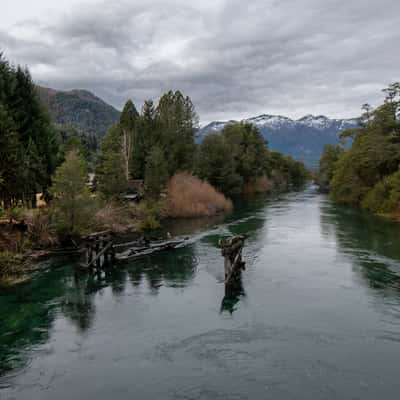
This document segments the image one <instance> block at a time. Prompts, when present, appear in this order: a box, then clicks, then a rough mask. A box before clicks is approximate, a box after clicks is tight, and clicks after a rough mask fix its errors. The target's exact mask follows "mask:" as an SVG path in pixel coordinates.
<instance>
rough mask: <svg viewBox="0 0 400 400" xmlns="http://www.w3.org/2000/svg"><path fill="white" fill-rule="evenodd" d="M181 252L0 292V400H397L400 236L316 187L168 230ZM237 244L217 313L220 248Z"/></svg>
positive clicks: (49, 276) (59, 274) (68, 267)
mask: <svg viewBox="0 0 400 400" xmlns="http://www.w3.org/2000/svg"><path fill="white" fill-rule="evenodd" d="M167 229H168V230H169V231H170V232H172V233H173V234H189V235H190V236H191V237H192V238H193V242H192V244H190V245H189V246H188V247H186V248H183V249H179V250H176V251H174V252H169V253H167V252H165V253H160V254H157V255H153V256H148V257H147V258H143V259H140V260H135V261H133V262H131V263H129V264H127V265H126V267H125V268H122V269H120V270H118V271H115V272H113V273H111V274H109V275H107V276H105V277H104V278H103V279H101V280H98V279H96V278H95V277H93V276H88V275H82V274H80V275H77V274H76V273H74V261H73V260H67V259H55V260H52V261H49V262H47V263H46V264H47V265H46V266H47V267H48V268H47V269H46V270H45V271H44V272H41V273H38V274H37V275H36V276H35V277H34V278H33V279H32V280H31V281H30V282H28V283H25V284H22V285H20V286H18V287H14V288H12V289H7V290H5V289H0V399H1V400H11V399H16V400H64V399H65V400H66V399H68V400H70V399H85V400H90V399H96V400H103V399H104V400H110V399H111V400H120V399H152V400H153V399H177V400H179V399H190V400H191V399H193V400H194V399H216V400H218V399H233V400H235V399H307V400H309V399H363V400H366V399H395V398H398V397H399V396H400V395H399V393H400V378H399V365H400V235H399V232H400V225H398V224H396V223H392V222H389V221H385V220H382V219H379V218H375V217H372V216H369V215H365V214H362V213H360V212H359V211H356V210H351V209H346V208H340V207H338V206H336V205H334V204H333V203H331V202H330V201H329V200H328V199H327V197H326V196H324V195H321V194H319V193H318V192H317V190H316V188H315V187H313V186H309V187H307V188H306V189H305V190H303V191H299V192H294V193H289V194H282V195H275V196H270V197H258V198H254V199H252V200H241V201H240V202H236V207H235V211H234V213H233V214H231V215H229V216H227V217H226V218H225V219H222V220H221V219H219V220H218V219H216V220H201V221H186V222H177V221H175V222H171V223H170V225H169V226H168V227H167ZM230 234H246V235H247V241H246V246H245V249H244V254H243V255H244V259H245V261H246V262H247V268H246V271H244V273H243V291H242V292H241V293H237V294H236V295H235V296H230V297H229V296H228V297H225V293H224V284H223V278H224V277H223V258H222V257H221V255H220V250H219V249H218V247H217V243H218V239H219V238H220V237H222V236H226V235H230Z"/></svg>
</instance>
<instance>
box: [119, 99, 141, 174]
mask: <svg viewBox="0 0 400 400" xmlns="http://www.w3.org/2000/svg"><path fill="white" fill-rule="evenodd" d="M138 120H139V113H138V112H137V110H136V107H135V105H134V104H133V102H132V101H131V100H128V101H127V102H126V104H125V106H124V109H123V110H122V114H121V117H120V123H119V126H120V128H121V134H122V138H121V147H122V156H123V159H124V164H125V177H126V180H129V178H130V175H131V173H132V172H134V169H133V166H132V161H134V162H135V163H137V162H138V161H137V160H136V158H137V156H138V155H139V156H140V154H141V152H140V147H142V143H141V142H142V140H141V138H140V137H139V131H138ZM134 154H135V155H136V157H134Z"/></svg>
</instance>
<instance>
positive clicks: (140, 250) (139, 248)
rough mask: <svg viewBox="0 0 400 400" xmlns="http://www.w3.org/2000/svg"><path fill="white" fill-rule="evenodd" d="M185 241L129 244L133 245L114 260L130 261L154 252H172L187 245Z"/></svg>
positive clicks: (142, 241)
mask: <svg viewBox="0 0 400 400" xmlns="http://www.w3.org/2000/svg"><path fill="white" fill-rule="evenodd" d="M187 243H188V242H187V239H186V238H185V239H176V240H157V241H144V240H141V241H138V242H136V243H135V242H133V243H132V242H131V243H130V244H135V245H134V246H131V247H130V248H129V249H127V250H126V251H124V252H122V253H119V254H117V255H116V259H117V260H118V261H125V260H130V259H133V258H137V257H141V256H146V255H149V254H152V253H155V252H159V251H164V250H172V249H176V248H179V247H183V246H185V245H186V244H187ZM117 246H118V247H122V246H126V244H124V243H122V244H120V245H116V246H115V247H117Z"/></svg>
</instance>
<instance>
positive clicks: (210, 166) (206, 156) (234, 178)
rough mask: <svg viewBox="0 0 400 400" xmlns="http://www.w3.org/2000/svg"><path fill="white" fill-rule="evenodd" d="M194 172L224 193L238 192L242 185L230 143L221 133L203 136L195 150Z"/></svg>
mask: <svg viewBox="0 0 400 400" xmlns="http://www.w3.org/2000/svg"><path fill="white" fill-rule="evenodd" d="M195 172H196V175H197V176H199V177H200V178H201V179H203V180H207V181H208V182H209V183H210V184H211V185H213V186H214V187H215V188H217V189H218V190H219V191H221V192H223V193H226V194H230V193H235V192H238V191H240V190H241V188H242V186H243V178H242V177H241V176H240V175H239V174H238V173H237V172H236V164H235V159H234V157H233V154H232V152H231V148H230V145H229V143H228V142H227V140H226V139H225V137H224V136H222V135H218V134H213V135H208V136H206V137H205V138H204V140H203V142H202V143H201V145H200V146H199V149H198V152H197V156H196V169H195Z"/></svg>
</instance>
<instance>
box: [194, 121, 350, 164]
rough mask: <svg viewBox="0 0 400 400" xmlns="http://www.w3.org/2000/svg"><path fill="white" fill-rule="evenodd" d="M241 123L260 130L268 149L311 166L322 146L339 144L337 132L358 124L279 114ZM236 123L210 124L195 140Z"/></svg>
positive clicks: (199, 140)
mask: <svg viewBox="0 0 400 400" xmlns="http://www.w3.org/2000/svg"><path fill="white" fill-rule="evenodd" d="M244 121H245V122H249V123H252V124H254V125H256V126H257V127H258V128H259V129H260V131H261V133H262V134H263V136H264V137H265V139H266V140H267V141H268V145H269V147H270V148H271V149H273V150H278V151H280V152H282V153H284V154H288V155H291V156H292V157H294V158H296V159H299V160H303V161H305V162H306V163H307V164H308V165H310V166H315V165H317V164H318V160H319V158H320V156H321V153H322V149H323V147H324V145H326V144H335V143H337V142H338V139H339V132H341V131H342V130H344V129H349V128H354V127H356V126H357V125H358V119H356V118H352V119H332V118H328V117H326V116H324V115H317V116H314V115H305V116H304V117H302V118H300V119H297V120H293V119H291V118H288V117H284V116H282V115H268V114H262V115H259V116H257V117H252V118H247V119H245V120H244ZM235 122H237V121H233V120H231V121H214V122H211V123H210V124H208V125H206V126H204V127H203V128H201V129H200V130H199V131H198V133H197V141H198V142H201V141H202V139H203V138H204V137H205V136H206V135H209V134H210V133H217V132H220V131H222V129H223V128H224V126H225V125H227V124H232V123H235Z"/></svg>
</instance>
